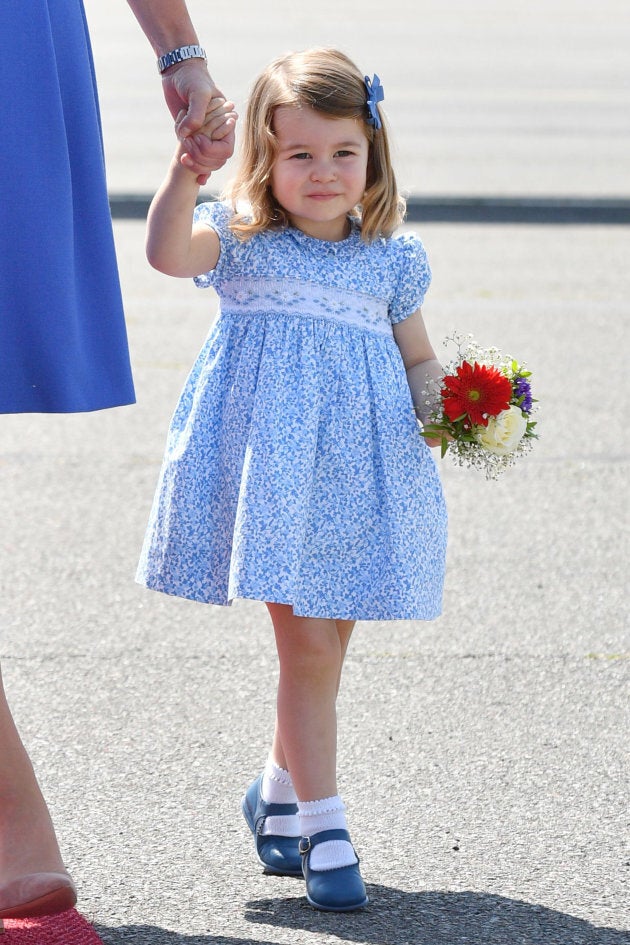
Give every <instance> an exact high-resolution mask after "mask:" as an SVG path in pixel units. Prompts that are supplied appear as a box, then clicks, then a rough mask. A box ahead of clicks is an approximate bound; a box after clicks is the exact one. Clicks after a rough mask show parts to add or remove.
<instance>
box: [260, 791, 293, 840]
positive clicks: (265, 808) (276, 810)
mask: <svg viewBox="0 0 630 945" xmlns="http://www.w3.org/2000/svg"><path fill="white" fill-rule="evenodd" d="M293 814H297V804H268V803H267V801H263V799H262V797H261V798H259V800H258V808H257V810H256V816H255V828H256V833H260V832H261V831H262V829H263V826H264V824H265V821H266V819H267V817H290V816H292V815H293Z"/></svg>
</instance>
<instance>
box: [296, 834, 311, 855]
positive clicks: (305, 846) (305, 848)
mask: <svg viewBox="0 0 630 945" xmlns="http://www.w3.org/2000/svg"><path fill="white" fill-rule="evenodd" d="M310 849H311V838H310V837H300V842H299V843H298V851H299V853H300V856H306V854H307V853H308V852H309V850H310Z"/></svg>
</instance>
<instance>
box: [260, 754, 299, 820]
mask: <svg viewBox="0 0 630 945" xmlns="http://www.w3.org/2000/svg"><path fill="white" fill-rule="evenodd" d="M260 793H261V794H262V799H263V801H266V802H267V804H297V797H296V794H295V789H294V787H293V781H292V780H291V775H290V774H289V772H288V771H285V770H284V768H281V767H280V766H279V765H277V764H276V763H275V761H274V760H273V759H272V758H271V757H269V758H268V759H267V764H266V765H265V770H264V772H263V779H262V785H261V788H260ZM262 832H263V836H267V835H268V834H275V836H277V837H299V835H300V821H299V818H298V815H297V814H287V815H282V816H280V817H267V819H266V821H265V825H264V827H263V831H262Z"/></svg>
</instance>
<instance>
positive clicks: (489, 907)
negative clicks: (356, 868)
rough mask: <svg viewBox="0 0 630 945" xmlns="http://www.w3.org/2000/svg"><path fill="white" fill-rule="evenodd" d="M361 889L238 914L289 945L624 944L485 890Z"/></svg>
mask: <svg viewBox="0 0 630 945" xmlns="http://www.w3.org/2000/svg"><path fill="white" fill-rule="evenodd" d="M368 895H369V896H370V905H369V906H368V907H367V909H365V910H363V911H362V912H358V913H354V914H345V915H339V914H333V913H325V912H317V911H316V910H314V909H311V908H310V907H309V906H307V905H306V900H304V899H295V898H276V899H256V900H252V901H250V902H248V903H247V905H246V908H245V919H246V920H247V921H249V922H253V923H256V924H257V925H261V926H267V927H271V928H274V927H275V928H283V929H287V930H292V932H293V936H292V942H294V943H296V945H298V943H299V945H303V943H308V941H309V939H310V934H313V935H317V936H318V938H317V941H321V938H320V936H322V935H328V936H330V937H331V938H336V939H339V940H340V941H342V942H356V943H363V945H454V943H458V942H465V943H466V945H630V933H629V932H626V931H622V930H618V929H611V928H601V927H598V926H595V925H592V924H591V923H590V922H587V921H585V920H583V919H578V918H575V917H574V916H570V915H566V914H564V913H562V912H556V911H555V910H553V909H548V908H546V907H544V906H537V905H533V904H531V903H527V902H521V901H519V900H516V899H507V898H505V897H504V896H495V895H491V894H489V893H475V892H419V893H413V892H404V891H403V890H400V889H392V888H389V887H386V886H375V885H369V886H368ZM96 931H97V933H98V934H99V935H100V936H101V937H102V938H103V942H104V943H105V945H123V943H133V945H144V943H147V945H149V943H150V945H273V941H269V940H268V939H270V938H271V939H273V933H272V932H271V930H269V931H266V933H265V935H266V937H265V939H259V938H256V939H249V938H242V937H240V936H238V937H234V938H231V937H229V936H224V935H211V934H207V935H206V934H202V935H185V934H181V933H177V932H171V931H167V930H166V929H160V928H157V927H155V926H147V925H135V926H134V925H131V926H121V927H120V928H106V927H103V926H98V925H97V926H96ZM300 932H302V933H304V934H303V935H299V933H300ZM296 933H298V934H296Z"/></svg>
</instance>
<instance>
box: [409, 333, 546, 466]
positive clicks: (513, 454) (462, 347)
mask: <svg viewBox="0 0 630 945" xmlns="http://www.w3.org/2000/svg"><path fill="white" fill-rule="evenodd" d="M449 343H454V344H455V346H456V348H457V354H456V356H455V357H454V358H453V359H452V360H451V361H450V362H449V363H448V364H447V365H446V367H445V373H444V377H443V378H442V381H441V385H440V389H439V393H438V392H436V391H432V392H429V391H427V394H428V395H429V396H430V397H432V400H433V402H435V401H436V400H437V402H438V403H439V407H438V410H437V411H435V412H433V413H432V414H431V415H430V416H429V418H428V420H427V422H426V423H425V425H424V429H423V431H422V435H423V436H425V437H431V438H435V437H438V438H441V440H442V456H444V455H445V453H446V452H447V451H450V452H451V455H452V457H453V460H454V462H455V463H457V464H458V465H459V466H474V467H476V468H477V469H481V470H483V471H484V472H485V474H486V478H487V479H496V478H497V477H498V476H499V475H500V474H501V473H502V472H503V471H504V470H505V469H507V468H508V466H512V465H513V464H514V462H515V460H516V459H518V458H519V457H520V456H523V455H524V454H525V453H526V452H528V451H529V450H530V449H531V447H532V446H533V441H534V440H535V439H536V437H537V434H536V433H535V428H536V421H535V420H533V419H532V413H533V411H534V410H535V409H536V408H534V404H535V403H536V401H535V400H534V398H533V397H532V389H531V382H530V377H531V371H527V370H525V368H524V366H523V365H521V364H519V363H518V362H517V361H515V360H514V359H513V358H511V357H509V356H505V355H502V354H501V352H500V351H499V350H498V348H481V347H480V346H479V345H478V344H476V342H475V341H474V339H473V337H472V335H467V336H463V335H460V334H458V333H455V334H453V335H451V336H449V337H448V338H446V340H445V341H444V344H445V345H448V344H449ZM436 394H437V396H436Z"/></svg>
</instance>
